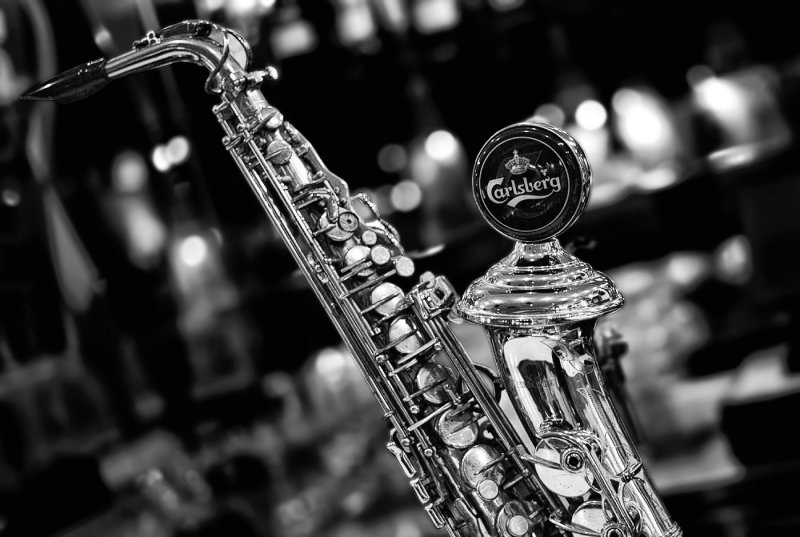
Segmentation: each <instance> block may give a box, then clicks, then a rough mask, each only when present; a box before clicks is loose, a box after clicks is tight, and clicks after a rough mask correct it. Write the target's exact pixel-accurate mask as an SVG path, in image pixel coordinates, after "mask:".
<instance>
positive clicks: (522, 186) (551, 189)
mask: <svg viewBox="0 0 800 537" xmlns="http://www.w3.org/2000/svg"><path fill="white" fill-rule="evenodd" d="M505 180H506V179H505V177H498V178H497V179H492V180H491V181H489V182H488V183H487V184H486V195H487V197H488V198H489V199H490V200H491V201H492V203H496V204H498V205H499V204H503V203H504V204H506V205H508V206H509V207H516V206H517V205H519V204H520V203H521V202H523V201H526V200H541V199H545V198H549V197H550V196H551V195H553V194H554V193H555V192H560V191H561V178H560V177H547V178H544V179H536V180H533V181H531V180H529V179H528V178H527V177H522V178H518V177H513V176H512V177H511V180H510V181H509V182H508V184H507V185H506V186H501V185H502V184H503V181H505Z"/></svg>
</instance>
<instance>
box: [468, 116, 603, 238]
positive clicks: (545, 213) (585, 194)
mask: <svg viewBox="0 0 800 537" xmlns="http://www.w3.org/2000/svg"><path fill="white" fill-rule="evenodd" d="M591 182H592V173H591V170H590V168H589V162H588V160H587V159H586V155H585V154H584V153H583V150H582V149H581V147H580V146H579V145H578V143H577V142H576V141H575V139H574V138H572V136H570V135H569V134H567V133H566V132H565V131H563V130H562V129H559V128H558V127H555V126H553V125H549V124H547V123H519V124H516V125H511V126H509V127H506V128H504V129H502V130H500V131H498V132H496V133H495V134H494V135H493V136H492V137H491V138H490V139H489V141H488V142H486V144H484V146H483V148H481V150H480V152H479V153H478V158H477V160H476V161H475V168H474V169H473V172H472V191H473V194H474V196H475V201H476V202H477V204H478V208H479V209H480V211H481V213H483V216H484V218H486V220H487V222H489V224H490V225H491V226H492V227H493V228H495V229H496V230H497V231H499V232H500V233H502V234H503V235H505V236H507V237H510V238H512V239H516V240H519V241H522V242H540V241H544V240H547V239H551V238H553V237H555V236H556V235H558V234H560V233H562V232H563V231H564V230H566V229H567V228H569V227H570V226H571V225H572V224H573V223H574V222H575V220H577V218H578V216H580V214H581V213H582V212H583V209H584V207H585V206H586V201H587V200H588V198H589V188H590V186H591Z"/></svg>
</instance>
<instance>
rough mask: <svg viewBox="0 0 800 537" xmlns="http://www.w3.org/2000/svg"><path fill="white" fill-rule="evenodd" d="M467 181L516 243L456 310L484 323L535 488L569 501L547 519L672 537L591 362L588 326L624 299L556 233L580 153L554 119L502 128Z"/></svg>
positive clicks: (586, 183)
mask: <svg viewBox="0 0 800 537" xmlns="http://www.w3.org/2000/svg"><path fill="white" fill-rule="evenodd" d="M472 186H473V194H474V196H475V201H476V203H477V204H478V207H479V209H480V210H481V212H482V214H483V216H484V218H485V219H486V221H487V222H488V223H489V225H491V226H492V227H493V228H494V229H495V230H497V231H498V232H500V233H501V234H503V235H505V236H506V237H509V238H511V239H514V240H516V241H517V242H516V244H515V245H514V248H513V251H512V252H511V253H510V254H509V255H508V256H507V257H505V258H504V259H502V260H501V261H500V262H499V263H497V264H495V265H494V266H492V267H491V268H490V269H489V271H488V272H487V273H486V274H485V275H484V276H483V277H482V278H479V279H478V280H476V281H474V282H473V283H472V284H471V285H470V286H469V288H468V289H467V290H466V292H465V293H464V295H463V297H462V299H461V301H460V302H459V303H458V306H457V308H458V311H459V313H460V314H461V315H462V316H463V317H464V318H466V319H467V320H469V321H471V322H473V323H478V324H481V325H483V326H484V327H485V328H486V332H487V334H488V337H489V340H490V341H491V344H492V348H493V351H494V356H495V360H496V362H497V369H498V372H499V374H500V377H501V378H502V379H503V382H504V385H505V389H506V391H507V392H508V394H509V396H510V399H511V401H512V402H513V406H514V409H515V410H516V412H517V414H518V415H519V417H520V418H521V421H522V423H523V424H524V428H525V433H526V435H527V437H528V438H529V439H531V440H532V442H533V444H534V447H533V449H534V451H533V454H532V456H531V457H529V460H531V461H532V462H533V464H534V466H535V468H536V472H537V474H538V476H539V478H540V479H541V480H542V482H543V483H544V486H545V487H546V488H548V489H549V490H550V491H551V492H553V493H555V494H557V495H558V496H559V497H561V498H563V499H564V500H565V501H566V502H567V504H568V505H569V507H568V508H567V511H568V512H569V513H571V517H570V518H571V520H570V523H567V524H565V523H564V521H563V520H556V519H554V518H551V521H552V522H553V523H554V524H556V525H558V526H560V527H562V528H563V529H567V530H569V531H571V532H573V533H574V534H577V535H600V536H602V537H621V536H623V535H631V534H633V535H647V536H653V537H655V536H671V537H675V536H677V535H680V534H681V531H680V529H679V527H678V526H677V525H676V524H675V523H674V522H673V521H672V520H671V518H670V517H669V515H668V513H667V511H666V509H665V508H664V505H663V503H662V501H661V499H660V498H659V497H658V495H657V494H656V491H655V489H654V487H653V484H652V482H651V480H650V479H649V477H648V476H647V473H646V471H645V469H644V467H643V465H642V460H641V457H640V456H639V454H638V452H637V450H636V447H635V446H634V444H633V442H632V440H631V437H630V435H629V434H628V432H627V431H626V428H625V425H624V423H623V421H622V420H621V419H620V417H619V415H618V414H617V412H616V410H615V408H614V407H613V405H612V402H611V401H612V399H611V397H610V396H609V393H608V392H607V390H606V387H605V384H604V380H603V377H602V374H601V371H600V367H599V364H598V359H597V353H596V351H595V344H594V337H593V336H594V327H595V324H596V322H597V319H598V318H599V317H601V316H603V315H605V314H607V313H610V312H613V311H615V310H617V309H619V308H620V307H621V306H622V303H623V298H622V295H621V294H620V293H619V291H618V290H617V288H616V286H615V285H614V283H613V282H612V281H611V279H609V278H608V277H607V276H606V275H604V274H602V273H600V272H598V271H595V270H594V269H593V268H592V267H591V266H590V265H588V264H587V263H584V262H582V261H580V260H579V259H577V258H575V257H574V256H572V255H571V254H569V253H568V252H567V251H566V250H564V248H562V246H561V244H560V243H559V241H558V238H557V237H558V235H560V234H561V233H563V232H564V231H565V230H566V229H568V228H569V227H570V226H571V225H572V224H573V223H574V222H575V221H576V220H577V219H578V217H579V216H580V214H581V213H582V212H583V210H584V208H585V207H586V203H587V200H588V198H589V190H590V187H591V169H590V167H589V163H588V161H587V159H586V156H585V155H584V153H583V150H582V149H581V148H580V146H579V145H578V144H577V142H576V141H575V140H574V139H573V138H572V136H570V135H569V134H568V133H566V132H565V131H563V130H562V129H559V128H557V127H555V126H553V125H549V124H545V123H520V124H516V125H511V126H509V127H506V128H504V129H502V130H500V131H499V132H497V133H496V134H495V135H494V136H492V137H491V138H490V139H489V141H488V142H486V144H485V145H484V146H483V148H482V149H481V151H480V153H479V155H478V157H477V160H476V162H475V167H474V171H473V177H472Z"/></svg>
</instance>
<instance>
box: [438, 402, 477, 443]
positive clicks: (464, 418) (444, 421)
mask: <svg viewBox="0 0 800 537" xmlns="http://www.w3.org/2000/svg"><path fill="white" fill-rule="evenodd" d="M447 407H452V404H451V403H448V404H447V405H445V406H443V407H441V408H447ZM436 432H437V433H438V434H439V436H440V437H441V439H442V442H444V443H445V444H447V445H448V446H450V447H452V448H457V449H466V448H468V447H471V446H473V445H474V444H475V442H477V441H478V437H479V435H480V430H479V427H478V422H477V420H476V419H475V418H474V417H473V416H472V414H471V413H469V415H468V414H467V413H465V412H464V411H463V410H462V409H455V410H453V411H451V412H447V413H446V414H444V415H443V416H442V418H441V419H440V420H439V422H438V423H437V424H436Z"/></svg>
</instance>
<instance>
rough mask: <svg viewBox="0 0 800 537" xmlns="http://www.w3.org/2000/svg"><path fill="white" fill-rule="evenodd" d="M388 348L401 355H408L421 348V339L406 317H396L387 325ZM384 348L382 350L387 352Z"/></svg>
mask: <svg viewBox="0 0 800 537" xmlns="http://www.w3.org/2000/svg"><path fill="white" fill-rule="evenodd" d="M389 341H390V342H391V343H390V345H389V347H388V348H394V349H395V350H396V351H397V352H399V353H401V354H410V353H412V352H414V351H416V350H418V349H419V348H420V347H422V345H423V343H422V338H421V337H420V335H419V333H418V332H417V327H416V326H414V324H413V323H412V322H411V321H410V320H409V319H407V318H406V317H398V318H397V319H395V320H394V321H392V322H391V324H390V325H389ZM388 348H384V350H388Z"/></svg>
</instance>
